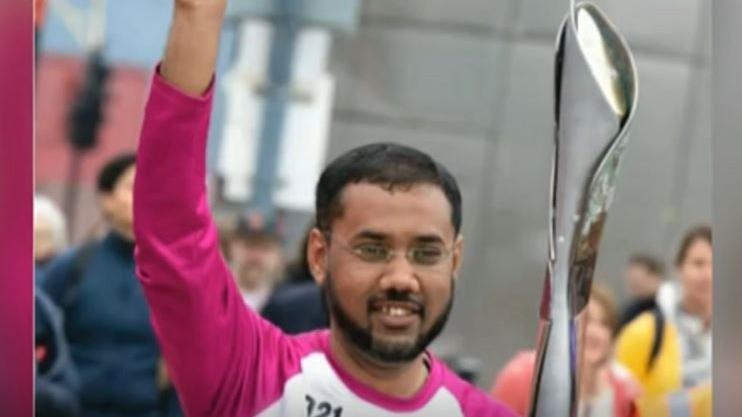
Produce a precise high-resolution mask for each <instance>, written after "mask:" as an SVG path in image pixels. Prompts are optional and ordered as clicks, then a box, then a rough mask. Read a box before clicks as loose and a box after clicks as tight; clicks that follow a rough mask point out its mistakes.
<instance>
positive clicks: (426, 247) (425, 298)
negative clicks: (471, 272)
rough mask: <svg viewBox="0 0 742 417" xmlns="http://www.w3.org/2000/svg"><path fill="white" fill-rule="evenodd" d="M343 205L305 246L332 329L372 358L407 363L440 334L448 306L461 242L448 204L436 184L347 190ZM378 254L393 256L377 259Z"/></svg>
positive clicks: (357, 186) (366, 185) (354, 186)
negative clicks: (326, 229)
mask: <svg viewBox="0 0 742 417" xmlns="http://www.w3.org/2000/svg"><path fill="white" fill-rule="evenodd" d="M341 205H342V214H341V215H340V216H339V217H338V218H336V219H335V220H334V222H333V223H332V228H331V232H329V233H322V232H320V231H319V230H317V229H315V230H313V231H312V234H311V235H310V241H309V262H310V266H311V268H312V273H313V274H314V276H315V278H316V279H317V281H318V282H319V284H320V285H322V286H323V288H324V291H325V294H326V298H327V301H328V303H329V307H330V312H331V325H332V327H333V329H336V330H339V331H340V335H341V338H343V339H345V341H346V342H349V344H350V346H351V347H352V348H354V349H355V350H356V351H360V352H361V353H363V354H365V355H366V356H367V357H369V358H370V359H372V360H377V361H381V362H402V361H409V360H412V359H414V358H415V357H417V356H418V355H419V354H420V353H421V352H422V350H423V349H424V348H425V347H426V346H427V345H428V344H429V343H430V341H431V340H432V339H434V338H435V336H437V334H438V333H439V332H440V331H441V330H442V328H443V325H444V324H445V321H446V318H447V315H448V313H449V311H450V308H451V303H452V298H453V278H454V277H455V276H456V273H457V271H458V269H459V266H460V259H461V246H462V241H461V239H460V238H458V239H457V237H456V234H455V231H454V228H453V225H452V223H451V208H450V205H449V203H448V200H446V197H445V195H444V194H443V192H442V190H441V189H440V188H438V187H436V186H433V185H427V184H420V185H414V186H412V187H409V188H395V189H394V190H392V191H389V190H387V189H385V188H383V187H381V186H379V185H374V184H369V183H359V184H351V185H348V186H346V187H345V188H344V190H343V192H342V196H341ZM382 252H387V253H392V255H391V256H389V257H388V259H386V260H379V258H380V256H379V253H382ZM408 253H414V254H415V256H412V258H413V259H412V260H411V259H408V258H409V257H408V256H407V254H408ZM389 258H390V259H389ZM432 260H436V261H435V262H432Z"/></svg>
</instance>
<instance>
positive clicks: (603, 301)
mask: <svg viewBox="0 0 742 417" xmlns="http://www.w3.org/2000/svg"><path fill="white" fill-rule="evenodd" d="M581 314H582V318H581V322H580V324H581V325H582V326H584V330H583V332H582V333H581V334H580V336H579V337H580V340H579V341H580V346H581V347H582V349H581V352H582V353H581V362H580V376H579V384H580V394H579V395H580V401H579V411H578V416H580V417H634V416H637V411H636V408H635V401H636V399H637V398H638V397H639V395H640V394H641V389H640V387H639V384H638V382H637V381H636V380H635V379H634V378H633V377H632V376H631V374H630V373H629V372H628V371H627V370H626V369H625V368H624V367H623V366H621V365H620V364H618V363H617V362H616V361H615V360H614V356H613V342H614V335H615V332H616V329H617V326H618V315H617V311H616V307H615V303H614V301H613V297H612V296H611V294H610V293H609V292H608V291H607V289H605V288H603V287H601V286H599V285H597V284H595V283H593V287H592V290H591V293H590V301H589V302H588V304H587V306H586V308H585V310H584V311H583V312H582V313H581ZM535 363H536V351H535V350H527V351H522V352H519V353H518V354H516V356H515V357H514V358H513V359H511V360H510V362H508V363H507V364H506V365H505V367H504V368H503V370H502V371H500V373H499V374H498V375H497V377H496V378H495V383H494V385H493V387H492V395H493V396H494V397H495V398H497V399H499V400H500V401H502V402H504V403H506V404H508V405H509V406H510V407H512V408H513V409H514V410H515V411H516V412H517V413H519V415H521V416H526V415H527V414H526V413H527V412H528V408H529V406H530V396H531V383H532V381H533V371H534V367H535Z"/></svg>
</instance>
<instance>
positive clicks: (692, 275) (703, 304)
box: [679, 239, 713, 312]
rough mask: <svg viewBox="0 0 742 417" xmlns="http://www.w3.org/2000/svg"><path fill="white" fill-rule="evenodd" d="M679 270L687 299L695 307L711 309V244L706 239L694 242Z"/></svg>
mask: <svg viewBox="0 0 742 417" xmlns="http://www.w3.org/2000/svg"><path fill="white" fill-rule="evenodd" d="M679 271H680V283H681V285H682V287H683V295H684V297H686V300H688V301H689V302H690V303H691V304H693V306H694V307H697V308H702V309H705V310H710V309H711V299H712V287H713V285H712V284H713V282H712V278H713V259H712V252H711V244H709V242H707V241H706V240H704V239H697V240H696V241H695V242H693V243H692V244H691V245H690V247H689V248H688V252H687V253H686V255H685V259H684V260H683V263H682V264H681V265H680V266H679ZM707 312H708V311H707Z"/></svg>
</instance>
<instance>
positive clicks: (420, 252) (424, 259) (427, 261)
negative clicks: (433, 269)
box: [412, 246, 443, 265]
mask: <svg viewBox="0 0 742 417" xmlns="http://www.w3.org/2000/svg"><path fill="white" fill-rule="evenodd" d="M442 258H443V250H442V249H441V248H438V247H435V246H425V247H421V248H415V249H413V250H412V259H413V261H414V262H415V263H418V264H421V265H433V264H436V263H438V262H440V260H441V259H442Z"/></svg>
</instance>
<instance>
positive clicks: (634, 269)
mask: <svg viewBox="0 0 742 417" xmlns="http://www.w3.org/2000/svg"><path fill="white" fill-rule="evenodd" d="M625 279H626V289H627V290H628V294H629V302H628V304H627V305H626V306H625V307H624V310H623V312H622V314H621V321H620V323H619V329H620V328H623V327H624V326H625V325H626V324H627V323H629V322H630V321H632V320H634V319H635V318H636V317H638V316H639V315H640V314H641V313H643V312H645V311H649V310H651V309H653V308H657V302H656V298H657V291H658V290H659V288H660V285H662V283H663V282H664V280H665V264H664V262H662V261H661V260H660V259H658V258H657V257H655V256H653V255H651V254H649V253H635V254H633V255H631V257H630V258H629V262H628V264H627V266H626V271H625Z"/></svg>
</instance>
